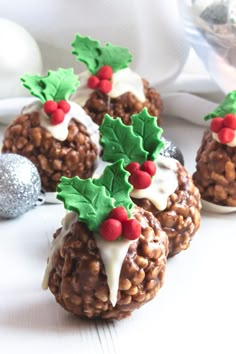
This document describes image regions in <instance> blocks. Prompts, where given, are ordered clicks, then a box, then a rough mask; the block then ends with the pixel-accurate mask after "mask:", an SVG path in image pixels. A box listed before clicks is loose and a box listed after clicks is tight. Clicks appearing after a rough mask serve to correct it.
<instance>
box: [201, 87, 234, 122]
mask: <svg viewBox="0 0 236 354" xmlns="http://www.w3.org/2000/svg"><path fill="white" fill-rule="evenodd" d="M227 113H236V90H234V91H232V92H230V93H229V94H228V95H227V96H226V97H225V98H224V100H223V101H222V102H221V103H220V104H219V106H217V107H216V109H215V110H214V111H213V112H211V113H209V114H207V115H206V116H205V117H204V120H206V121H207V120H210V119H213V118H216V117H222V118H223V117H224V116H225V115H226V114H227Z"/></svg>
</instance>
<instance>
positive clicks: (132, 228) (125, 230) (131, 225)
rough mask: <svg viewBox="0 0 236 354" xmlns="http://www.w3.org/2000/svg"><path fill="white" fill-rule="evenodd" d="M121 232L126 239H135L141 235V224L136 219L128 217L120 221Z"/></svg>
mask: <svg viewBox="0 0 236 354" xmlns="http://www.w3.org/2000/svg"><path fill="white" fill-rule="evenodd" d="M122 234H123V236H124V237H125V238H127V239H128V240H136V239H137V238H138V237H139V236H140V235H141V225H140V224H139V222H138V221H137V220H136V219H129V220H126V221H124V222H123V223H122Z"/></svg>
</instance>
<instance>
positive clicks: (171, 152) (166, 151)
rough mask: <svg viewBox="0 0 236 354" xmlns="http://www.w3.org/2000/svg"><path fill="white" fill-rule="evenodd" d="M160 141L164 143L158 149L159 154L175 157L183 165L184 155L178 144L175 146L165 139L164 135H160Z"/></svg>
mask: <svg viewBox="0 0 236 354" xmlns="http://www.w3.org/2000/svg"><path fill="white" fill-rule="evenodd" d="M162 141H163V142H164V144H165V145H164V147H163V149H162V150H161V151H160V155H162V156H165V157H171V158H172V159H176V160H177V161H179V162H180V163H181V165H183V166H184V157H183V154H182V152H181V151H180V149H179V148H178V146H176V145H175V144H174V143H173V142H172V141H170V140H167V139H165V138H164V137H162Z"/></svg>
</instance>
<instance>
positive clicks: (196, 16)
mask: <svg viewBox="0 0 236 354" xmlns="http://www.w3.org/2000/svg"><path fill="white" fill-rule="evenodd" d="M179 7H180V13H181V15H182V16H183V18H184V25H185V30H186V34H187V38H188V40H189V42H190V44H191V45H192V46H193V48H194V49H195V51H196V53H197V54H198V56H199V57H200V58H201V60H202V61H203V63H204V65H205V66H206V69H207V71H208V72H209V74H210V75H211V77H212V79H213V80H215V81H216V83H217V84H218V86H219V87H220V88H221V89H222V91H223V92H225V93H228V92H229V91H232V90H235V82H236V1H235V0H179Z"/></svg>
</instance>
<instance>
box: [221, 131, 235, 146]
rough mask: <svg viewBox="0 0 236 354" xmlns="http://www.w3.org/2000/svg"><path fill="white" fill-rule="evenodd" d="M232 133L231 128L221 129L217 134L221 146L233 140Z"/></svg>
mask: <svg viewBox="0 0 236 354" xmlns="http://www.w3.org/2000/svg"><path fill="white" fill-rule="evenodd" d="M234 136H235V134H234V131H233V130H232V129H231V128H223V129H221V131H220V132H219V133H218V138H219V140H220V142H221V144H228V143H230V142H231V141H232V140H233V139H234Z"/></svg>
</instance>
